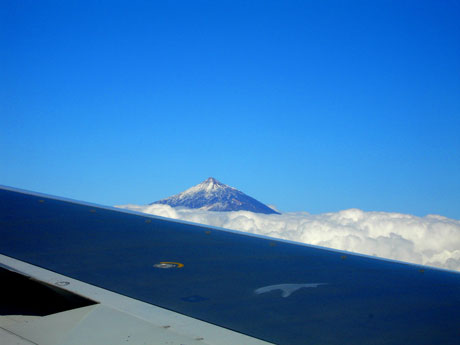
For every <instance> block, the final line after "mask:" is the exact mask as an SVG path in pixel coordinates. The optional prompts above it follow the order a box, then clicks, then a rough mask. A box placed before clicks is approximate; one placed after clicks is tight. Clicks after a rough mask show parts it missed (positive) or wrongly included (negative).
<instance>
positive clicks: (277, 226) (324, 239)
mask: <svg viewBox="0 0 460 345" xmlns="http://www.w3.org/2000/svg"><path fill="white" fill-rule="evenodd" d="M117 207H121V208H125V209H129V210H133V211H138V212H144V213H148V214H153V215H157V216H162V217H168V218H174V219H180V220H185V221H190V222H194V223H201V224H208V225H212V226H218V227H223V228H227V229H234V230H240V231H245V232H249V233H253V234H260V235H266V236H271V237H277V238H282V239H286V240H291V241H297V242H303V243H308V244H313V245H319V246H323V247H329V248H335V249H340V250H346V251H350V252H356V253H361V254H368V255H373V256H378V257H382V258H387V259H394V260H400V261H407V262H412V263H416V264H423V265H428V266H436V267H441V268H447V269H451V270H457V271H460V221H458V220H455V219H449V218H446V217H442V216H438V215H427V216H425V217H417V216H413V215H408V214H401V213H388V212H365V211H362V210H359V209H349V210H344V211H340V212H331V213H322V214H309V213H307V212H292V213H283V214H281V215H276V214H270V215H266V214H260V213H252V212H247V211H238V212H211V211H203V210H199V209H187V208H172V207H170V206H169V205H161V204H154V205H145V206H140V205H122V206H117Z"/></svg>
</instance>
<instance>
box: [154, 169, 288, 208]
mask: <svg viewBox="0 0 460 345" xmlns="http://www.w3.org/2000/svg"><path fill="white" fill-rule="evenodd" d="M152 204H166V205H169V206H172V207H188V208H198V209H202V210H207V211H219V212H226V211H242V210H244V211H251V212H254V213H265V214H271V213H274V214H279V213H278V212H276V211H275V210H273V209H271V208H270V207H268V206H266V205H264V204H262V203H261V202H260V201H257V200H256V199H254V198H251V197H250V196H249V195H246V194H244V193H243V192H241V191H239V190H238V189H235V188H233V187H230V186H227V185H226V184H223V183H221V182H219V181H217V180H216V179H215V178H213V177H210V178H208V179H207V180H206V181H203V182H201V183H200V184H197V185H196V186H193V187H191V188H189V189H187V190H186V191H184V192H182V193H179V194H176V195H173V196H170V197H169V198H166V199H162V200H159V201H155V202H152ZM152 204H151V205H152Z"/></svg>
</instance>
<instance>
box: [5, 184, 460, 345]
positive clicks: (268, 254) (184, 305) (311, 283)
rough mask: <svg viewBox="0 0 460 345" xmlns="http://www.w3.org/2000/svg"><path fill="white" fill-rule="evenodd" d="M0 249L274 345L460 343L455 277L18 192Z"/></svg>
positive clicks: (12, 195)
mask: <svg viewBox="0 0 460 345" xmlns="http://www.w3.org/2000/svg"><path fill="white" fill-rule="evenodd" d="M0 253H2V254H4V255H7V256H10V257H13V258H16V259H19V260H22V261H25V262H28V263H30V264H33V265H37V266H40V267H43V268H46V269H48V270H51V271H55V272H57V273H60V274H63V275H66V276H69V277H72V278H74V279H78V280H81V281H84V282H87V283H89V284H93V285H96V286H99V287H102V288H105V289H107V290H111V291H114V292H117V293H120V294H123V295H126V296H129V297H132V298H135V299H138V300H141V301H144V302H147V303H150V304H153V305H157V306H160V307H163V308H167V309H169V310H173V311H176V312H178V313H181V314H184V315H188V316H191V317H194V318H197V319H200V320H204V321H207V322H210V323H213V324H215V325H218V326H221V327H225V328H228V329H232V330H235V331H238V332H241V333H244V334H247V335H250V336H253V337H256V338H260V339H263V340H266V341H269V342H273V343H276V344H282V345H299V344H394V345H400V344H418V345H423V344H426V345H432V344H452V345H453V344H458V343H459V339H460V274H458V273H456V272H449V271H444V270H438V269H434V268H428V267H421V266H417V265H410V264H404V263H398V262H392V261H386V260H379V259H375V258H371V257H366V256H361V255H353V254H350V253H342V252H338V251H333V250H327V249H324V248H316V247H312V246H304V245H299V244H294V243H289V242H283V241H277V240H274V239H273V240H272V239H267V238H261V237H256V236H250V235H246V234H242V233H236V232H230V231H225V230H222V229H214V228H210V227H204V226H198V225H193V224H186V223H181V222H175V221H169V220H165V219H158V218H155V217H150V216H148V215H145V216H143V215H138V214H133V213H130V212H124V211H122V210H120V211H118V210H113V209H108V208H100V207H96V206H91V205H86V204H83V203H78V202H68V201H63V200H59V199H55V198H52V197H46V196H41V195H33V194H28V193H22V192H18V191H13V190H9V189H0ZM161 263H164V264H161ZM174 263H176V264H174ZM178 264H182V265H183V267H180V265H178ZM2 284H3V282H2ZM315 284H316V285H315Z"/></svg>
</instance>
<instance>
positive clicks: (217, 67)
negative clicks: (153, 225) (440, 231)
mask: <svg viewBox="0 0 460 345" xmlns="http://www.w3.org/2000/svg"><path fill="white" fill-rule="evenodd" d="M0 40H1V46H2V49H1V50H0V65H1V66H2V67H1V68H0V113H1V117H0V166H1V168H0V184H3V185H8V186H13V187H18V188H24V189H29V190H33V191H38V192H45V193H50V194H54V195H59V196H65V197H70V198H75V199H79V200H85V201H92V202H97V203H101V204H108V205H114V204H124V203H136V204H143V203H148V202H152V201H155V200H158V199H161V198H164V197H167V196H169V195H171V194H174V193H178V192H180V191H182V190H184V189H186V188H188V187H190V186H192V185H195V184H197V183H199V182H201V181H202V180H204V179H206V178H207V177H209V176H214V177H216V178H217V179H218V180H220V181H222V182H224V183H226V184H229V185H231V186H234V187H236V188H238V189H241V190H242V191H244V192H245V193H247V194H249V195H251V196H253V197H255V198H257V199H259V200H260V201H262V202H265V203H268V204H274V205H276V206H277V207H278V208H279V209H280V210H282V211H308V212H311V213H321V212H332V211H337V210H342V209H347V208H360V209H363V210H367V211H394V212H401V213H410V214H415V215H419V216H423V215H426V214H430V213H435V214H441V215H444V216H447V217H451V218H455V219H460V135H459V132H460V3H459V2H458V1H454V0H451V1H419V0H417V1H415V0H414V1H218V2H216V1H193V2H192V1H26V0H24V1H16V0H14V1H9V0H6V1H2V2H1V4H0Z"/></svg>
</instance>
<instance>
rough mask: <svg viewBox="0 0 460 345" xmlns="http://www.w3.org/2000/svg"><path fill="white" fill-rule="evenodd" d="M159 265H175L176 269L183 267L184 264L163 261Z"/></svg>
mask: <svg viewBox="0 0 460 345" xmlns="http://www.w3.org/2000/svg"><path fill="white" fill-rule="evenodd" d="M160 264H168V265H176V266H177V268H181V267H184V264H181V263H180V262H171V261H163V262H160Z"/></svg>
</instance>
